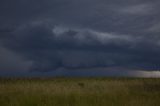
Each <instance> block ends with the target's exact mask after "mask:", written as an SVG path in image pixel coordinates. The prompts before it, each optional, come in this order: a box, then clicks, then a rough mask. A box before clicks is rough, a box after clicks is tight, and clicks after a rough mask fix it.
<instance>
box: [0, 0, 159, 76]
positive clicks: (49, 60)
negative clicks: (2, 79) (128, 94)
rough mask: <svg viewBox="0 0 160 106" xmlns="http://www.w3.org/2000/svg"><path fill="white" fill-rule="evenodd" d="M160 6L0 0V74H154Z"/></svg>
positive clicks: (150, 2)
mask: <svg viewBox="0 0 160 106" xmlns="http://www.w3.org/2000/svg"><path fill="white" fill-rule="evenodd" d="M159 6H160V1H159V0H0V75H22V74H26V75H43V74H45V75H67V76H68V75H69V76H70V75H76V76H77V75H85V74H86V75H104V74H105V75H113V76H114V75H116V76H117V75H118V76H119V75H124V74H125V75H128V76H132V75H133V76H134V75H138V76H140V75H142V71H145V72H144V73H147V74H146V75H149V73H152V74H153V73H154V72H155V71H156V72H155V75H157V70H160V7H159ZM137 72H139V73H138V74H137ZM57 73H58V74H57ZM82 73H83V74H82ZM142 76H143V75H142ZM152 76H154V75H152Z"/></svg>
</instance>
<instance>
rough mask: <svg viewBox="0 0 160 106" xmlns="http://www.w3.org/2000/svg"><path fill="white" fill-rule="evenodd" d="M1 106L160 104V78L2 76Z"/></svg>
mask: <svg viewBox="0 0 160 106" xmlns="http://www.w3.org/2000/svg"><path fill="white" fill-rule="evenodd" d="M0 106H160V79H138V78H133V79H132V78H115V79H114V78H113V79H112V78H48V79H32V78H30V79H0Z"/></svg>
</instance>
